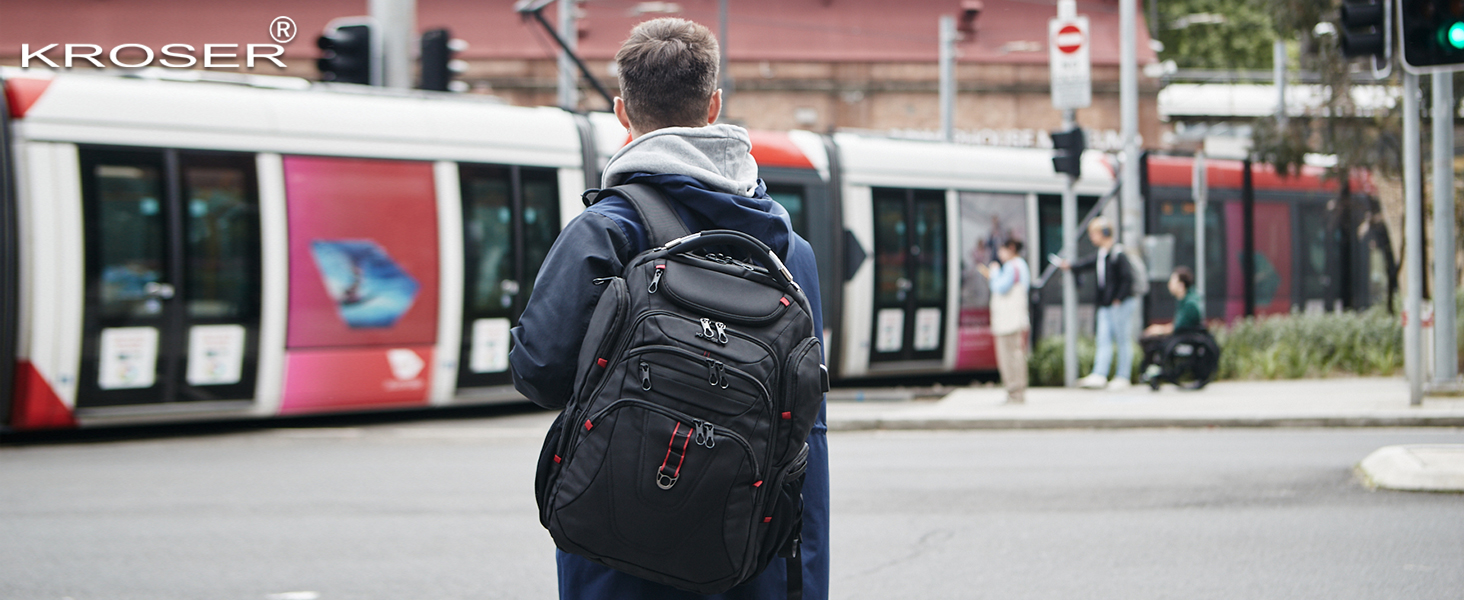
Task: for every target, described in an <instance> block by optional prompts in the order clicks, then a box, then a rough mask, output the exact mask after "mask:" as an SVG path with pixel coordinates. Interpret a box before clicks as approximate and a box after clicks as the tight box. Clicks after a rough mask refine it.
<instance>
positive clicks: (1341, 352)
mask: <svg viewBox="0 0 1464 600" xmlns="http://www.w3.org/2000/svg"><path fill="white" fill-rule="evenodd" d="M1214 334H1215V341H1216V342H1218V343H1219V344H1220V375H1219V377H1220V378H1221V379H1300V378H1303V377H1329V376H1333V375H1340V374H1349V375H1391V374H1393V373H1395V372H1397V371H1398V370H1399V369H1401V368H1402V367H1403V328H1402V327H1401V325H1400V323H1399V320H1398V317H1397V316H1395V315H1389V314H1388V312H1387V311H1386V310H1384V309H1383V308H1381V307H1375V308H1372V309H1369V310H1366V311H1363V312H1347V313H1341V314H1335V313H1324V314H1300V313H1293V314H1290V315H1278V316H1269V317H1251V318H1246V319H1242V320H1240V321H1236V322H1235V323H1234V324H1232V325H1231V326H1230V327H1228V328H1220V329H1218V330H1216V331H1215V332H1214Z"/></svg>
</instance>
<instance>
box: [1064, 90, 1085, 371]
mask: <svg viewBox="0 0 1464 600" xmlns="http://www.w3.org/2000/svg"><path fill="white" fill-rule="evenodd" d="M1077 126H1078V123H1077V111H1075V110H1072V109H1068V110H1064V111H1062V130H1063V131H1072V130H1073V129H1076V128H1077ZM1078 160H1079V161H1081V160H1082V158H1081V157H1079V159H1078ZM1066 177H1067V183H1066V184H1064V185H1063V188H1062V240H1063V245H1062V259H1063V260H1065V261H1067V262H1068V264H1072V263H1073V262H1075V261H1077V259H1078V193H1077V191H1076V190H1075V189H1074V187H1073V185H1074V184H1075V183H1076V182H1077V178H1076V177H1074V176H1073V175H1072V174H1071V173H1068V174H1067V175H1066ZM1062 340H1063V350H1062V381H1063V385H1066V386H1067V387H1073V386H1074V385H1076V384H1077V382H1078V286H1077V280H1076V278H1075V277H1074V276H1073V271H1072V269H1063V270H1062Z"/></svg>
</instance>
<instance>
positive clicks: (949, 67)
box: [940, 15, 956, 142]
mask: <svg viewBox="0 0 1464 600" xmlns="http://www.w3.org/2000/svg"><path fill="white" fill-rule="evenodd" d="M955 122H956V18H955V17H953V16H950V15H943V16H941V18H940V139H942V140H945V141H947V142H951V141H955V139H956V134H955V128H956V126H955Z"/></svg>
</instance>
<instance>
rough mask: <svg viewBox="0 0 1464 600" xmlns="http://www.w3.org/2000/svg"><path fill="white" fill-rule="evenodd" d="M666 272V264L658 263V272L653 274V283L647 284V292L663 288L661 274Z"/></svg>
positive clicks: (654, 291)
mask: <svg viewBox="0 0 1464 600" xmlns="http://www.w3.org/2000/svg"><path fill="white" fill-rule="evenodd" d="M665 272H666V265H656V274H655V275H652V276H651V285H648V286H646V292H649V293H652V294H654V293H656V290H658V289H661V274H662V273H665Z"/></svg>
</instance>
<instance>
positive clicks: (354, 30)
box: [315, 22, 381, 85]
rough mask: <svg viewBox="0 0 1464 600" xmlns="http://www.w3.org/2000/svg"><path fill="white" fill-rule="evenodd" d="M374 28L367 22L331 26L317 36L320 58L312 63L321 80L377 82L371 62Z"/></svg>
mask: <svg viewBox="0 0 1464 600" xmlns="http://www.w3.org/2000/svg"><path fill="white" fill-rule="evenodd" d="M374 29H375V28H373V27H372V26H371V24H370V23H359V22H358V23H351V24H340V25H331V26H327V27H326V28H325V33H324V34H322V35H321V36H320V37H319V38H316V40H315V45H316V46H319V47H320V59H319V60H317V61H315V66H316V68H317V69H319V70H320V80H321V81H332V82H336V83H359V84H362V85H380V84H381V82H380V81H379V76H377V75H376V73H375V71H376V69H375V68H374V67H375V65H374V64H372V63H373V56H372V55H373V54H374V53H373V52H372V47H373V41H372V38H373V37H375V36H376V32H375V31H374Z"/></svg>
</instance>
